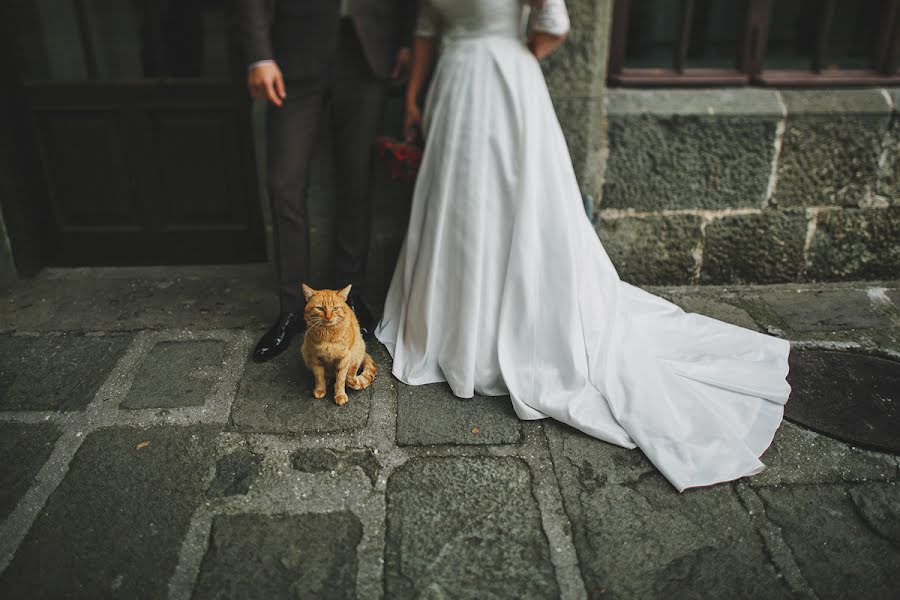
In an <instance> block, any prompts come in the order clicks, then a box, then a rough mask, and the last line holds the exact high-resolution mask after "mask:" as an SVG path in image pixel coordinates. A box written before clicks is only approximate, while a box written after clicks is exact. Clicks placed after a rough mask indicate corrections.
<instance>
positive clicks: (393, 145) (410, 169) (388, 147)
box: [375, 136, 422, 181]
mask: <svg viewBox="0 0 900 600" xmlns="http://www.w3.org/2000/svg"><path fill="white" fill-rule="evenodd" d="M375 152H376V153H377V154H378V156H379V157H381V159H382V160H383V161H384V163H385V164H386V165H387V168H388V171H389V172H390V174H391V179H401V180H403V181H414V180H415V179H416V173H418V171H419V165H420V164H421V163H422V148H421V147H419V146H418V145H416V144H412V143H409V142H404V141H403V140H398V139H395V138H392V137H387V136H382V137H379V138H376V139H375Z"/></svg>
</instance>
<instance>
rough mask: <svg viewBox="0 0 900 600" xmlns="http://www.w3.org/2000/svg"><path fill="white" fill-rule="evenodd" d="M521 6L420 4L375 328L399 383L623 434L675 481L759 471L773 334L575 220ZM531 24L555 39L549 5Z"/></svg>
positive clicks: (450, 0)
mask: <svg viewBox="0 0 900 600" xmlns="http://www.w3.org/2000/svg"><path fill="white" fill-rule="evenodd" d="M527 12H528V11H527V8H526V9H525V10H524V12H523V2H522V1H521V0H430V2H428V3H426V6H425V7H424V9H423V13H422V16H421V17H420V24H419V30H418V35H422V36H429V35H435V34H436V33H437V32H438V31H440V32H441V33H442V35H443V48H442V53H441V56H440V59H439V61H438V64H437V66H436V69H435V74H434V77H433V80H432V84H431V89H430V90H429V94H428V98H427V101H426V106H425V121H424V123H423V127H424V129H425V131H426V135H427V138H426V139H427V144H426V149H425V154H424V156H423V160H422V165H421V167H420V170H419V176H418V180H417V182H416V186H415V193H414V198H413V204H412V210H411V215H410V222H409V229H408V231H407V235H406V238H405V241H404V244H403V247H402V250H401V252H400V257H399V260H398V263H397V267H396V270H395V272H394V275H393V279H392V281H391V285H390V290H389V292H388V296H387V300H386V305H385V311H384V316H383V317H382V320H381V322H380V323H379V325H378V327H377V329H376V332H375V334H376V336H377V337H378V339H379V340H381V341H382V342H383V343H384V344H385V346H386V347H387V348H388V350H389V352H390V354H391V355H392V357H393V360H394V364H393V373H394V375H395V376H397V377H398V378H399V379H400V380H402V381H404V382H406V383H409V384H425V383H434V382H441V381H446V382H448V383H449V385H450V387H451V388H452V390H453V392H454V393H455V394H456V395H457V396H460V397H471V396H472V395H473V394H474V393H479V394H485V395H502V394H507V393H508V394H509V395H510V397H511V401H512V403H513V407H514V408H515V411H516V413H517V414H518V416H519V417H521V418H523V419H540V418H545V417H552V418H554V419H558V420H560V421H562V422H565V423H568V424H569V425H572V426H573V427H576V428H578V429H580V430H581V431H584V432H586V433H588V434H590V435H592V436H595V437H597V438H599V439H601V440H605V441H607V442H611V443H613V444H617V445H619V446H624V447H635V446H638V447H640V448H641V450H642V451H643V452H644V453H645V454H646V455H647V457H648V458H649V459H650V460H651V461H652V462H653V464H654V465H655V466H656V467H657V468H658V469H659V470H660V471H661V472H662V473H663V475H665V476H666V477H667V478H668V479H669V481H671V482H672V484H673V485H674V486H675V487H676V488H677V489H678V490H679V491H680V490H683V489H685V488H688V487H694V486H703V485H710V484H713V483H717V482H721V481H728V480H732V479H736V478H738V477H742V476H745V475H751V474H754V473H757V472H759V471H760V470H762V468H763V464H762V463H761V462H760V460H759V456H760V455H761V454H762V453H763V451H764V450H765V449H766V448H767V447H768V446H769V444H770V443H771V441H772V438H773V436H774V434H775V431H776V430H777V428H778V426H779V425H780V423H781V420H782V414H783V405H784V403H785V402H786V400H787V398H788V395H789V393H790V387H789V386H788V384H787V382H786V381H785V378H786V376H787V370H788V361H787V358H788V351H789V344H788V342H786V341H785V340H781V339H777V338H774V337H770V336H767V335H763V334H760V333H757V332H754V331H749V330H747V329H742V328H740V327H736V326H733V325H729V324H726V323H722V322H720V321H717V320H714V319H710V318H707V317H704V316H701V315H696V314H687V313H685V312H683V311H682V310H681V309H680V308H679V307H677V306H675V305H674V304H671V303H670V302H668V301H666V300H663V299H662V298H659V297H656V296H654V295H652V294H649V293H647V292H645V291H643V290H641V289H639V288H637V287H634V286H631V285H629V284H627V283H624V282H622V281H620V280H619V277H618V274H617V273H616V270H615V268H614V266H613V265H612V263H611V262H610V260H609V258H608V256H607V254H606V251H605V250H604V249H603V246H602V244H601V242H600V240H599V239H598V237H597V234H596V233H595V231H594V229H593V227H592V226H591V224H590V221H589V220H588V219H587V217H586V215H585V214H584V209H583V205H582V201H581V194H580V191H579V188H578V184H577V181H576V178H575V173H574V170H573V168H572V163H571V159H570V156H569V152H568V149H567V146H566V142H565V139H564V137H563V134H562V131H561V129H560V126H559V123H558V121H557V118H556V114H555V112H554V109H553V105H552V103H551V100H550V95H549V93H548V90H547V86H546V83H545V81H544V78H543V74H542V72H541V69H540V66H539V64H538V62H537V61H536V59H535V58H534V56H533V55H532V54H531V53H530V52H529V51H528V50H527V48H526V47H525V46H524V44H523V42H522V36H521V31H522V22H523V14H525V15H527ZM531 24H532V25H531V26H532V28H533V29H535V28H536V29H540V30H544V31H550V32H553V33H562V32H565V31H566V30H567V29H568V16H567V14H566V11H565V5H564V3H563V1H562V0H546V2H545V3H544V6H543V7H542V8H541V9H540V10H539V11H537V13H536V14H533V15H532V16H531Z"/></svg>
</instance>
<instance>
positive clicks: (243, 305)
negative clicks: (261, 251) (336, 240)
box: [0, 264, 278, 331]
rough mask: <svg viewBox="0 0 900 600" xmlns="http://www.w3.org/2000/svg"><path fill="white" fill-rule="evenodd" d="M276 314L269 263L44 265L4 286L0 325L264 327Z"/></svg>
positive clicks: (40, 327) (1, 327) (84, 328)
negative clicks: (37, 272)
mask: <svg viewBox="0 0 900 600" xmlns="http://www.w3.org/2000/svg"><path fill="white" fill-rule="evenodd" d="M60 290H65V293H64V301H61V300H62V299H61V297H60V296H61V292H60ZM277 314H278V300H277V284H276V282H275V278H274V270H273V269H272V268H271V267H270V266H269V265H267V264H260V265H227V266H221V267H215V266H204V267H141V268H131V267H123V268H84V269H45V270H44V271H42V272H41V274H40V275H38V276H37V277H36V278H34V279H30V280H23V281H20V282H19V283H18V284H16V285H14V286H13V287H12V288H11V289H10V290H7V291H6V293H5V296H4V302H0V323H2V325H0V330H5V331H10V330H11V331H89V330H104V331H133V330H137V329H154V328H155V329H166V328H182V327H195V328H202V329H228V328H235V327H265V326H268V325H270V324H271V322H272V320H274V318H275V317H276V316H277Z"/></svg>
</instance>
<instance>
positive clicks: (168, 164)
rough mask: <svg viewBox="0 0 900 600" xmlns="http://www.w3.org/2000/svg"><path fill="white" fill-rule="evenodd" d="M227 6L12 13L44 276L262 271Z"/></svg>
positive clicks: (82, 7) (25, 8) (94, 0)
mask: <svg viewBox="0 0 900 600" xmlns="http://www.w3.org/2000/svg"><path fill="white" fill-rule="evenodd" d="M230 4H231V2H230V1H228V0H9V1H8V2H7V3H6V5H7V8H6V9H5V10H4V11H3V12H4V13H5V14H0V17H3V18H4V20H6V21H7V23H10V24H11V25H12V27H11V30H10V32H9V35H10V37H11V38H12V39H11V40H10V41H11V45H12V46H13V47H14V50H15V52H14V54H15V56H13V57H11V58H10V57H7V58H4V59H0V60H13V61H15V63H16V64H15V68H14V69H13V70H14V72H16V73H17V74H18V79H19V81H18V84H19V87H18V90H17V92H18V96H19V97H20V101H19V105H20V107H21V112H22V115H21V116H22V119H23V120H25V121H26V126H25V127H22V131H23V132H24V133H23V135H25V136H27V137H28V138H29V139H26V140H24V142H25V143H21V144H19V147H20V148H21V149H22V151H24V152H26V153H27V154H28V155H29V156H27V157H26V158H27V160H28V161H29V164H30V165H31V167H32V168H31V169H30V170H31V171H32V173H33V176H32V177H31V178H30V179H31V180H32V181H31V189H30V194H29V201H30V202H33V203H34V204H36V205H37V207H38V211H37V213H38V214H39V219H38V220H39V223H38V229H39V230H40V231H41V237H42V250H43V255H44V262H45V263H46V264H49V265H59V266H76V265H142V264H196V263H233V262H249V261H257V260H264V259H265V245H264V241H263V231H262V225H261V219H260V207H259V199H258V187H257V176H256V163H255V160H254V156H253V139H252V130H251V122H250V111H249V101H248V99H247V96H246V92H245V90H244V85H243V81H244V69H243V67H242V65H241V61H240V60H239V59H238V58H237V52H236V51H235V47H234V43H233V36H232V28H231V19H230V11H229V8H230ZM20 141H21V140H20ZM29 149H30V151H29Z"/></svg>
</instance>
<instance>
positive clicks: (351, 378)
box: [300, 283, 378, 405]
mask: <svg viewBox="0 0 900 600" xmlns="http://www.w3.org/2000/svg"><path fill="white" fill-rule="evenodd" d="M349 294H350V286H349V285H348V286H347V287H345V288H344V289H342V290H314V289H312V288H311V287H309V286H308V285H306V284H305V283H304V284H303V296H304V297H305V298H306V308H305V309H304V318H305V319H306V334H305V335H304V337H303V345H302V346H301V348H300V353H301V354H302V356H303V362H304V363H306V366H307V367H309V370H310V371H312V373H313V377H314V379H315V387H314V388H313V396H315V397H316V398H324V397H325V394H326V389H325V384H326V378H327V379H331V378H332V377H334V380H335V381H334V402H335V404H337V405H342V404H345V403H346V402H347V393H346V391H345V387H344V386H345V384H346V385H348V386H350V387H351V388H352V389H354V390H362V389H365V388H367V387H369V385H370V384H371V383H372V380H374V379H375V375H376V374H377V373H378V367H377V366H376V365H375V361H374V360H372V357H371V356H369V355H368V354H366V343H365V342H364V341H363V338H362V334H361V333H360V331H359V322H357V320H356V315H355V314H353V311H352V310H351V309H350V307H349V306H347V297H348V295H349ZM360 367H362V368H363V371H362V373H359V375H357V373H358V372H359V368H360Z"/></svg>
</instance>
